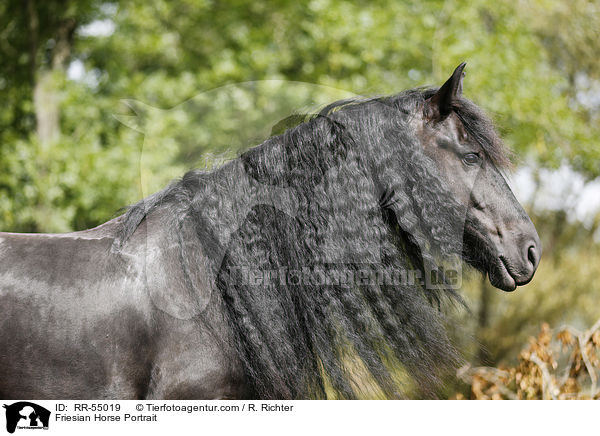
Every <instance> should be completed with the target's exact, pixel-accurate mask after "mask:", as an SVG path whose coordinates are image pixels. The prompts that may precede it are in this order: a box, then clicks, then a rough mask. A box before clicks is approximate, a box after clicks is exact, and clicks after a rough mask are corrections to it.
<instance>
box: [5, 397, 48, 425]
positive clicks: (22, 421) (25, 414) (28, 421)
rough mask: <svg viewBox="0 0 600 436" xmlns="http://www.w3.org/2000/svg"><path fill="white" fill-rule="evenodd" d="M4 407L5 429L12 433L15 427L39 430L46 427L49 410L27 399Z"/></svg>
mask: <svg viewBox="0 0 600 436" xmlns="http://www.w3.org/2000/svg"><path fill="white" fill-rule="evenodd" d="M3 407H4V408H5V409H6V431H7V432H9V433H14V432H15V430H16V429H19V430H21V429H25V430H39V429H44V430H47V429H48V423H49V421H50V411H49V410H48V409H45V408H44V407H42V406H38V405H37V404H35V403H30V402H29V401H19V402H18V403H13V404H11V405H6V404H5V405H4V406H3Z"/></svg>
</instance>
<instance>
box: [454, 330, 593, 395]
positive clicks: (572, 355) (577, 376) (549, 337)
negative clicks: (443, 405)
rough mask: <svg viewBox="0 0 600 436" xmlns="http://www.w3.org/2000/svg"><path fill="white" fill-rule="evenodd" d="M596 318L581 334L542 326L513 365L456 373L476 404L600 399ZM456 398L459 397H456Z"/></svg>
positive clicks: (465, 369)
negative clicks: (493, 401) (468, 388)
mask: <svg viewBox="0 0 600 436" xmlns="http://www.w3.org/2000/svg"><path fill="white" fill-rule="evenodd" d="M599 375H600V320H598V321H597V322H596V323H595V324H594V325H593V326H592V328H590V329H589V330H587V331H585V332H580V331H578V330H577V329H575V328H573V327H570V326H564V327H561V328H558V329H554V330H552V329H550V326H549V325H548V324H543V325H542V327H541V330H540V333H539V334H538V336H537V337H536V338H534V337H532V338H530V340H529V345H528V346H527V348H526V349H524V350H523V351H521V353H520V354H519V361H518V364H517V366H515V367H508V368H493V367H476V368H474V367H471V366H469V365H467V366H464V367H462V368H461V369H459V370H458V377H459V378H460V379H461V380H463V381H464V382H465V383H467V384H468V385H469V386H470V388H471V389H470V390H471V393H470V397H471V399H476V400H490V399H491V400H502V399H519V400H521V399H522V400H534V399H548V400H566V399H596V400H597V399H600V387H599V383H598V377H599ZM454 398H455V399H464V398H465V397H464V396H463V395H462V394H457V395H456V396H455V397H454Z"/></svg>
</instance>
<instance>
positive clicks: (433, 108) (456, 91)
mask: <svg viewBox="0 0 600 436" xmlns="http://www.w3.org/2000/svg"><path fill="white" fill-rule="evenodd" d="M465 65H467V63H466V62H463V63H462V64H460V65H459V66H458V67H456V69H455V70H454V73H452V76H450V78H449V79H448V80H446V83H444V84H443V85H442V87H441V88H440V89H438V91H437V92H436V93H435V94H434V95H433V96H432V97H430V98H429V99H427V102H426V104H425V116H426V117H427V118H429V119H431V120H436V121H441V120H443V119H444V118H446V117H447V116H448V114H449V113H450V112H451V111H452V103H453V102H454V101H455V100H458V99H459V98H460V97H461V96H462V83H463V78H464V77H465V73H464V71H463V70H464V69H465Z"/></svg>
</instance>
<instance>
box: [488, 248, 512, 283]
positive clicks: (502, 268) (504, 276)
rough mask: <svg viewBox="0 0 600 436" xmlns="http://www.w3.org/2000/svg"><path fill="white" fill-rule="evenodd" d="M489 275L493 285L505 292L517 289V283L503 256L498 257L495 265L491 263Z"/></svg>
mask: <svg viewBox="0 0 600 436" xmlns="http://www.w3.org/2000/svg"><path fill="white" fill-rule="evenodd" d="M488 277H489V279H490V283H491V284H492V286H494V287H496V288H498V289H501V290H503V291H505V292H512V291H514V290H515V289H517V283H516V281H515V279H514V278H513V277H512V276H511V274H510V272H509V271H508V268H507V267H506V263H505V262H504V259H503V258H502V256H500V257H498V258H497V261H496V262H495V264H494V265H490V269H489V270H488Z"/></svg>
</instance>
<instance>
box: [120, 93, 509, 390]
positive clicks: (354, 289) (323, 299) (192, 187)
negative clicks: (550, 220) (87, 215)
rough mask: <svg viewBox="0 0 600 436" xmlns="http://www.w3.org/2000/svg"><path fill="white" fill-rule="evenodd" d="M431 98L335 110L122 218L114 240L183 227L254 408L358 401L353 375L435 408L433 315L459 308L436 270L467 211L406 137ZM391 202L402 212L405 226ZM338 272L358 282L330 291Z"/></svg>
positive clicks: (437, 324) (475, 128) (464, 114)
mask: <svg viewBox="0 0 600 436" xmlns="http://www.w3.org/2000/svg"><path fill="white" fill-rule="evenodd" d="M433 92H434V90H422V89H420V90H419V89H418V90H411V91H407V92H404V93H401V94H398V95H396V96H392V97H385V98H374V99H366V100H354V101H344V102H338V103H335V104H333V105H331V106H329V107H327V108H325V109H324V110H323V111H321V113H320V114H319V115H318V116H315V117H312V118H311V119H310V120H308V121H306V122H304V123H302V124H300V125H298V126H296V127H294V128H292V129H289V130H287V131H286V132H284V133H283V134H281V135H279V136H275V137H272V138H270V139H268V140H267V141H266V142H264V143H263V144H261V145H259V146H257V147H255V148H253V149H251V150H249V151H248V152H246V153H244V154H243V155H241V156H240V157H239V158H237V159H235V160H233V161H231V162H229V163H228V164H226V165H224V166H223V167H221V168H218V169H216V170H213V171H211V172H199V171H192V172H189V173H187V174H186V175H185V176H184V177H183V178H182V179H181V180H180V181H178V182H175V183H174V184H172V185H171V186H170V187H168V188H167V189H165V190H164V191H161V192H159V193H157V194H155V195H154V196H151V197H150V198H148V199H145V200H143V201H142V202H140V203H138V204H137V205H134V206H132V207H131V208H130V209H129V211H128V212H127V214H126V215H125V217H124V220H123V227H122V234H121V235H120V242H121V243H124V242H125V241H126V240H127V239H128V238H129V237H130V236H131V235H132V234H133V233H134V232H135V230H136V228H137V227H138V226H139V224H140V223H141V222H142V221H143V220H144V219H145V218H146V217H147V216H148V215H149V214H152V213H154V211H156V210H158V209H163V210H168V211H169V212H168V213H169V214H170V216H171V218H172V219H171V220H170V221H169V223H166V224H165V231H169V232H173V233H178V232H181V231H182V230H181V229H182V226H192V227H193V229H194V231H195V234H196V236H197V238H198V241H199V243H200V245H201V246H202V247H203V248H204V249H203V252H204V253H205V254H206V255H207V256H208V257H209V258H210V261H211V262H212V268H213V271H214V289H213V293H212V296H213V298H218V299H220V300H221V301H222V303H223V304H224V307H225V308H226V316H227V318H228V320H229V324H230V326H231V329H232V331H233V332H234V334H233V335H232V337H233V338H234V339H233V341H234V344H233V345H234V346H235V349H236V350H237V352H238V354H239V358H240V360H241V362H242V363H243V366H244V370H245V375H246V379H247V381H248V383H249V384H250V386H251V389H252V395H253V396H255V397H257V398H264V399H269V398H325V397H334V398H355V397H357V396H361V395H363V394H365V392H363V391H365V390H366V389H368V388H366V387H365V383H363V382H360V380H359V378H362V379H365V378H366V379H368V380H370V381H371V382H372V383H371V385H372V386H375V387H376V392H377V395H381V396H386V397H393V398H397V397H404V396H406V395H409V394H411V393H412V394H418V395H420V396H433V395H434V393H435V389H436V387H437V386H438V384H439V381H440V376H441V375H442V374H444V373H445V371H447V370H448V369H451V368H453V367H454V366H455V365H456V364H457V362H458V358H457V352H456V351H455V349H454V348H453V347H452V345H451V343H450V341H449V340H448V337H447V335H446V332H445V329H444V326H443V324H444V315H443V310H440V304H441V302H443V301H445V297H446V296H450V298H451V299H453V300H456V299H460V297H458V295H457V293H456V292H455V289H454V288H452V287H451V286H449V285H448V286H447V284H448V283H447V281H448V278H447V277H446V276H445V273H444V270H443V265H444V264H445V262H446V261H447V259H448V258H450V257H452V256H460V255H461V247H462V234H459V235H457V233H456V232H454V231H451V230H450V229H451V228H454V227H455V226H456V223H457V222H461V220H462V219H464V218H463V217H464V208H462V207H461V206H460V205H458V204H456V203H455V202H454V201H453V199H452V196H451V195H450V194H449V192H448V190H447V189H446V187H445V185H444V181H443V180H442V179H441V178H440V176H439V174H438V172H437V170H436V166H435V165H434V163H433V162H432V161H431V160H430V159H429V158H427V156H425V154H424V153H423V151H422V147H421V146H420V143H419V141H418V140H417V137H416V133H415V132H413V131H412V129H411V127H410V126H411V120H412V119H413V117H414V114H415V113H417V111H419V110H422V107H423V103H424V101H425V99H426V98H428V97H429V96H431V95H433ZM455 111H456V113H457V114H458V115H459V117H460V118H461V120H462V121H463V123H464V124H465V126H466V128H467V129H468V130H469V132H470V133H471V134H472V135H473V136H474V137H475V138H477V140H478V141H479V142H480V143H481V144H482V146H483V148H484V150H485V152H486V153H487V154H488V156H489V158H490V159H491V160H492V161H493V162H494V163H496V164H497V165H505V164H506V163H507V162H508V159H507V157H506V154H505V152H504V150H503V148H502V143H501V142H500V140H499V139H498V137H497V135H496V133H495V131H494V129H493V126H492V124H491V123H490V122H489V120H488V119H487V118H485V117H484V116H483V115H482V114H481V112H480V111H479V110H478V109H477V107H476V106H475V105H474V104H473V103H471V102H469V101H468V100H465V99H461V100H460V102H459V103H458V104H457V106H456V107H455ZM260 192H263V193H264V192H267V193H272V192H276V193H277V196H278V197H277V198H278V199H279V200H276V201H271V200H273V197H269V198H271V200H270V201H263V200H261V198H263V197H264V195H263V197H261V195H262V194H260ZM257 193H258V194H257ZM269 195H270V194H269ZM282 198H283V199H282ZM389 201H394V202H396V203H398V202H400V203H402V204H401V207H400V210H402V211H403V212H402V214H401V215H398V214H397V213H396V214H392V213H390V212H389V210H388V209H387V206H388V202H389ZM292 205H293V207H292ZM180 240H181V237H180ZM184 245H185V244H183V242H182V247H181V258H182V261H185V259H186V258H188V257H189V256H188V253H187V252H186V248H185V246H184ZM183 264H184V266H183V268H185V269H186V270H188V269H193V268H194V265H190V264H189V262H183ZM390 271H392V272H394V271H395V272H400V273H401V274H402V273H410V272H415V271H416V272H418V273H419V274H417V276H420V277H424V276H426V275H427V274H431V272H432V271H434V272H436V273H438V277H441V282H442V286H439V287H437V288H436V289H429V288H428V287H427V286H426V285H425V284H424V283H423V282H422V281H419V280H415V281H411V280H410V279H408V280H383V279H382V277H384V278H385V277H386V274H387V273H389V272H390ZM291 272H293V274H291ZM336 274H337V275H336ZM188 276H189V277H192V276H193V274H187V275H186V277H188ZM341 276H344V277H346V278H347V277H352V278H353V279H352V280H349V281H347V280H329V279H330V278H331V277H334V278H335V277H337V278H338V279H339V278H340V277H341ZM323 277H326V279H323ZM357 277H359V279H356V278H357ZM402 277H407V276H402ZM189 285H190V287H192V288H193V287H194V286H195V284H194V283H193V280H190V283H189ZM165 292H168V290H165ZM200 316H201V315H200ZM372 386H371V387H372ZM369 392H370V393H369ZM373 392H375V391H372V390H371V391H368V392H367V395H371V396H372V395H375V394H374V393H373Z"/></svg>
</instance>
